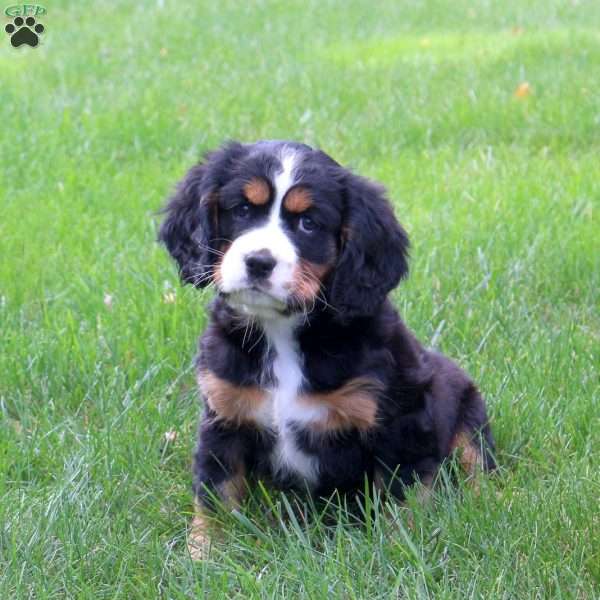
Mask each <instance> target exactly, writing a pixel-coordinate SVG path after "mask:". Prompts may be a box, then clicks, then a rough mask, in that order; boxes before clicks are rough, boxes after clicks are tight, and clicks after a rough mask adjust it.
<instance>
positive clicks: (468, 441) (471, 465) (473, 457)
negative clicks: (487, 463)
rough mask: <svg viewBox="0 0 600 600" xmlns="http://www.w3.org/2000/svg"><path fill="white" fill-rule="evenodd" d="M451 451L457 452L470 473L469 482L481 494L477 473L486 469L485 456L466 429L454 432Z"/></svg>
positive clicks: (462, 464) (459, 459)
mask: <svg viewBox="0 0 600 600" xmlns="http://www.w3.org/2000/svg"><path fill="white" fill-rule="evenodd" d="M450 452H456V453H457V455H458V463H459V464H460V466H461V467H462V468H463V470H464V471H465V473H466V474H467V475H468V479H467V483H468V484H469V485H470V486H471V488H472V489H473V491H474V492H475V494H476V495H478V494H479V481H478V480H477V477H476V475H477V474H478V473H481V472H483V471H484V463H483V456H481V451H480V450H479V448H478V447H477V446H475V444H474V443H473V438H472V437H471V436H470V435H469V434H468V433H466V432H465V431H459V432H457V433H455V434H454V437H453V438H452V441H451V442H450Z"/></svg>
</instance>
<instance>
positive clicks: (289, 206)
mask: <svg viewBox="0 0 600 600" xmlns="http://www.w3.org/2000/svg"><path fill="white" fill-rule="evenodd" d="M312 204H313V201H312V196H311V193H310V192H309V191H308V190H307V189H306V188H303V187H296V188H293V189H291V190H290V191H289V192H288V193H287V194H286V196H285V198H284V200H283V206H284V207H285V209H286V210H288V211H289V212H293V213H302V212H304V211H305V210H308V209H309V208H310V207H311V206H312Z"/></svg>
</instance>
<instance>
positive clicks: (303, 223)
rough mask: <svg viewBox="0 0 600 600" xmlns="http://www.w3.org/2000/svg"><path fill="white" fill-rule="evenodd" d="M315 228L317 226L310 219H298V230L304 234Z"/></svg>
mask: <svg viewBox="0 0 600 600" xmlns="http://www.w3.org/2000/svg"><path fill="white" fill-rule="evenodd" d="M316 228H317V224H316V223H315V222H314V221H313V220H312V219H311V218H310V217H306V216H304V217H300V221H299V222H298V229H300V231H302V232H304V233H312V232H313V231H314V230H315V229H316Z"/></svg>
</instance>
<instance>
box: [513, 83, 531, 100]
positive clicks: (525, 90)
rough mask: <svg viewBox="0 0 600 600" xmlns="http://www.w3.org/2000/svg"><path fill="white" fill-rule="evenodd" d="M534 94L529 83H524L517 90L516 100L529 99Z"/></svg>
mask: <svg viewBox="0 0 600 600" xmlns="http://www.w3.org/2000/svg"><path fill="white" fill-rule="evenodd" d="M532 93H533V90H532V89H531V86H530V85H529V82H528V81H523V82H522V83H520V84H519V85H518V86H517V89H516V90H515V98H519V99H523V98H527V97H528V96H531V94H532Z"/></svg>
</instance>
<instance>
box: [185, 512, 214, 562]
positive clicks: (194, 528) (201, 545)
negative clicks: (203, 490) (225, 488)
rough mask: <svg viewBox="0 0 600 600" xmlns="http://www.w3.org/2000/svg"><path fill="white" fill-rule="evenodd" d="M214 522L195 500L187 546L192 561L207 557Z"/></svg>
mask: <svg viewBox="0 0 600 600" xmlns="http://www.w3.org/2000/svg"><path fill="white" fill-rule="evenodd" d="M214 531H215V523H214V522H213V520H212V518H211V516H210V515H209V514H208V512H207V511H206V509H204V508H203V507H202V506H200V504H198V503H197V502H196V506H195V511H194V518H193V519H192V522H191V524H190V530H189V533H188V539H187V547H188V552H189V553H190V557H191V559H192V560H194V561H201V560H206V559H208V557H209V555H210V547H211V538H212V537H213V535H214Z"/></svg>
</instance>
